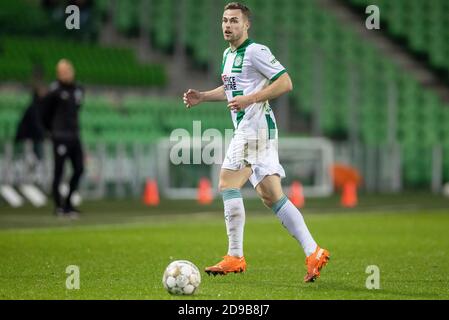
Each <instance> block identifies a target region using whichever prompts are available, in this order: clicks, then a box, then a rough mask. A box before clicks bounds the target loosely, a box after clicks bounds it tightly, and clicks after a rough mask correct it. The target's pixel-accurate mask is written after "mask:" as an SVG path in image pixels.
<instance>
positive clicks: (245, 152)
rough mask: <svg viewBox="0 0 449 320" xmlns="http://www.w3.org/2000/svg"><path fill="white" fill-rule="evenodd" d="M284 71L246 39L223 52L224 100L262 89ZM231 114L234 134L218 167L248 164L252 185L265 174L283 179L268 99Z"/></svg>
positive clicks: (262, 48)
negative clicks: (232, 48) (220, 165)
mask: <svg viewBox="0 0 449 320" xmlns="http://www.w3.org/2000/svg"><path fill="white" fill-rule="evenodd" d="M285 72H286V70H285V68H284V67H283V66H282V65H281V64H280V63H279V61H277V60H276V58H275V57H274V56H273V54H272V53H271V52H270V49H268V48H267V47H266V46H263V45H260V44H257V43H254V42H252V41H251V40H250V39H247V40H246V41H245V42H244V43H242V45H241V46H240V47H239V48H237V49H236V50H234V51H231V48H228V49H226V50H225V52H224V54H223V64H222V72H221V73H222V75H221V76H222V80H223V85H224V89H225V92H226V97H227V100H228V101H231V100H232V99H233V98H234V97H235V96H238V95H245V96H246V95H249V94H252V93H255V92H258V91H260V90H262V89H263V88H264V87H266V86H268V85H269V84H270V82H271V81H274V80H276V79H277V78H279V77H280V76H281V75H282V74H283V73H285ZM231 116H232V120H233V122H234V127H235V130H234V136H233V138H232V140H231V143H230V145H229V148H228V150H227V152H226V157H225V159H224V161H223V165H222V168H224V169H229V170H241V169H242V168H243V167H246V166H248V165H250V166H251V169H252V171H253V173H252V174H251V176H250V177H249V180H250V182H251V183H252V185H253V186H254V187H256V186H257V185H258V184H259V183H260V181H262V180H263V179H264V177H266V176H267V175H273V174H277V175H279V176H280V177H281V178H284V177H285V172H284V169H283V168H282V166H281V165H280V163H279V155H278V151H277V128H276V120H275V118H274V114H273V111H272V110H271V108H270V105H269V104H268V101H264V102H260V103H254V104H252V105H250V106H248V107H247V108H245V109H244V110H241V111H239V112H235V111H231Z"/></svg>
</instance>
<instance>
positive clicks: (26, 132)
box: [15, 93, 44, 142]
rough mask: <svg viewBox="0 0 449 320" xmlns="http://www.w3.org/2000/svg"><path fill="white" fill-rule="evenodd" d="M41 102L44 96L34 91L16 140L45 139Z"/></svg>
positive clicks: (19, 126)
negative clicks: (41, 96)
mask: <svg viewBox="0 0 449 320" xmlns="http://www.w3.org/2000/svg"><path fill="white" fill-rule="evenodd" d="M41 102H42V98H40V97H39V96H38V95H37V94H36V93H34V94H33V100H32V102H31V104H30V105H29V106H28V108H27V109H26V110H25V113H24V114H23V116H22V119H21V120H20V122H19V125H18V126H17V132H16V138H15V141H16V142H21V141H23V140H26V139H30V140H32V141H33V142H40V141H42V140H44V128H43V126H42V121H41V115H40V109H41V105H40V104H41Z"/></svg>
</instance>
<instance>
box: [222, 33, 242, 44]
mask: <svg viewBox="0 0 449 320" xmlns="http://www.w3.org/2000/svg"><path fill="white" fill-rule="evenodd" d="M242 37H243V32H242V33H240V34H235V33H231V35H230V36H229V37H228V38H226V35H225V40H226V41H227V42H229V43H237V42H239V41H240V39H241V38H242Z"/></svg>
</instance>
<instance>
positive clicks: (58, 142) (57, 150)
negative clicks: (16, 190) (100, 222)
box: [42, 59, 84, 218]
mask: <svg viewBox="0 0 449 320" xmlns="http://www.w3.org/2000/svg"><path fill="white" fill-rule="evenodd" d="M56 77H57V81H55V82H53V83H52V84H51V85H50V90H49V92H48V94H47V95H46V96H45V97H44V99H43V103H42V120H43V124H44V127H45V128H46V129H47V130H48V131H49V133H50V137H51V140H52V142H53V157H54V176H53V184H52V193H53V200H54V205H55V214H56V215H58V216H69V217H72V218H77V217H78V216H79V210H78V209H77V208H75V207H74V206H73V204H72V195H73V193H74V192H75V191H76V190H77V189H78V185H79V181H80V178H81V176H82V174H83V171H84V164H83V149H82V145H81V138H80V126H79V111H80V108H81V103H82V100H83V97H84V89H83V88H82V87H81V86H79V85H78V84H77V83H76V82H75V69H74V67H73V65H72V63H71V62H70V61H68V60H66V59H61V60H60V61H59V62H58V64H57V65H56ZM66 159H69V160H70V162H71V164H72V168H73V175H72V177H71V179H70V189H69V193H68V195H67V197H66V198H65V199H63V198H62V196H61V193H60V191H59V186H60V184H61V180H62V178H63V175H64V163H65V160H66Z"/></svg>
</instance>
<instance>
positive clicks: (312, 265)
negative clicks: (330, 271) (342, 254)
mask: <svg viewBox="0 0 449 320" xmlns="http://www.w3.org/2000/svg"><path fill="white" fill-rule="evenodd" d="M329 259H330V254H329V251H327V250H326V249H321V248H320V247H319V246H317V247H316V249H315V252H314V253H312V254H311V255H310V256H308V257H307V258H306V266H307V274H306V275H305V277H304V282H313V281H315V280H316V279H317V278H319V276H320V271H321V268H323V267H324V266H325V265H326V264H327V262H328V261H329Z"/></svg>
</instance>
